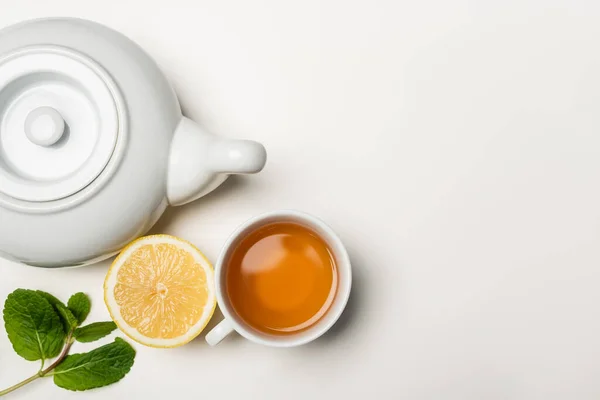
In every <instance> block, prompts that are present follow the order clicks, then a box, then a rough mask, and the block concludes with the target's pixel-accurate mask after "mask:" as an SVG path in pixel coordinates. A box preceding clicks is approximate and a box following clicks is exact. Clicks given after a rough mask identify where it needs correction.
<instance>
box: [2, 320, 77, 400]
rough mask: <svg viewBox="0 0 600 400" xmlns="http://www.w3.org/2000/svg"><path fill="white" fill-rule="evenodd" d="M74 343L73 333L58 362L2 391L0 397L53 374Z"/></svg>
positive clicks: (69, 336) (68, 338)
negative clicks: (50, 373)
mask: <svg viewBox="0 0 600 400" xmlns="http://www.w3.org/2000/svg"><path fill="white" fill-rule="evenodd" d="M73 341H74V340H73V332H69V335H68V336H67V341H66V345H65V347H63V349H62V352H61V353H60V355H59V356H58V358H57V359H56V361H54V362H53V363H52V364H50V366H48V368H46V369H45V370H40V371H39V372H38V373H37V374H35V375H33V376H30V377H29V378H27V379H25V380H24V381H22V382H19V383H17V384H16V385H13V386H11V387H9V388H6V389H4V390H0V397H2V396H4V395H6V394H9V393H10V392H13V391H15V390H17V389H19V388H21V387H23V386H25V385H27V384H28V383H31V382H33V381H35V380H36V379H38V378H43V377H44V376H46V375H47V374H48V373H49V372H51V371H52V370H53V369H54V368H56V366H57V365H58V364H60V363H61V362H62V360H64V359H65V357H66V356H67V355H68V354H69V350H70V349H71V346H72V345H73ZM42 368H43V364H42Z"/></svg>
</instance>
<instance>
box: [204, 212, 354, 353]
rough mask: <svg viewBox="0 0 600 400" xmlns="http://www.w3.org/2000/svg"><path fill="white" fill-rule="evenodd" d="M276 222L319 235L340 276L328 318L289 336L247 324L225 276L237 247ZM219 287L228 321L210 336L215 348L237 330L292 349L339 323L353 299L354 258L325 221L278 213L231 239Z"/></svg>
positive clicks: (253, 338) (221, 261) (259, 219)
mask: <svg viewBox="0 0 600 400" xmlns="http://www.w3.org/2000/svg"><path fill="white" fill-rule="evenodd" d="M274 222H292V223H296V224H299V225H303V226H305V227H306V228H308V229H310V230H312V231H314V232H315V233H316V234H317V235H319V236H320V237H321V239H323V240H324V241H325V243H326V244H327V246H328V248H329V250H330V252H331V254H332V256H333V257H334V260H335V263H336V267H337V274H338V284H337V291H336V294H335V297H334V299H333V302H332V303H331V306H330V307H329V309H328V310H327V312H326V313H325V315H324V316H323V317H321V319H319V321H318V322H316V323H315V324H314V325H312V326H311V327H310V328H308V329H306V330H303V331H300V332H298V333H295V334H291V335H285V336H283V335H282V336H277V335H272V334H268V333H264V332H261V331H259V330H257V329H255V328H253V327H252V326H250V325H248V324H247V323H246V322H244V321H243V320H242V319H241V318H240V317H239V316H238V315H237V313H236V312H235V311H234V310H233V308H232V306H231V304H230V302H229V299H228V297H227V290H226V284H227V283H226V279H225V276H226V272H227V267H228V264H229V260H230V257H231V255H232V253H233V251H234V250H235V248H236V246H237V245H238V244H239V242H240V241H241V240H242V239H243V238H244V237H246V235H248V234H249V233H250V232H253V231H254V230H256V229H258V228H260V227H262V226H264V225H267V224H270V223H274ZM215 284H216V293H217V301H218V303H219V308H220V309H221V311H222V312H223V315H224V316H225V319H224V320H223V321H221V323H219V325H217V326H216V327H215V328H213V329H212V330H211V331H210V332H209V333H208V334H207V335H206V341H207V342H208V344H210V345H211V346H214V345H216V344H218V343H219V342H221V341H222V340H223V339H224V338H225V337H226V336H227V335H229V334H230V333H232V332H233V331H236V332H238V333H239V334H240V335H242V336H243V337H245V338H246V339H248V340H251V341H253V342H256V343H260V344H264V345H268V346H275V347H292V346H299V345H302V344H305V343H308V342H311V341H313V340H315V339H317V338H318V337H319V336H321V335H323V334H324V333H325V332H327V331H328V330H329V329H330V328H331V327H332V326H333V324H335V322H336V321H337V320H338V318H339V317H340V315H342V312H343V311H344V308H345V307H346V303H347V302H348V298H349V297H350V289H351V286H352V270H351V267H350V258H349V257H348V253H347V252H346V249H345V248H344V245H343V244H342V241H341V240H340V238H339V237H338V236H337V235H336V234H335V232H333V230H332V229H331V228H330V227H329V226H327V225H326V224H325V223H324V222H323V221H321V220H320V219H318V218H315V217H313V216H311V215H308V214H306V213H302V212H298V211H287V210H286V211H274V212H270V213H267V214H263V215H259V216H257V217H254V218H252V219H250V220H249V221H247V222H245V223H244V224H242V225H241V226H240V227H238V228H237V229H236V230H235V232H234V233H233V234H232V235H231V236H230V237H229V239H228V240H227V242H226V243H225V245H224V247H223V250H222V251H221V255H220V256H219V259H218V260H217V263H216V265H215Z"/></svg>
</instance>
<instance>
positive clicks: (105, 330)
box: [75, 321, 117, 343]
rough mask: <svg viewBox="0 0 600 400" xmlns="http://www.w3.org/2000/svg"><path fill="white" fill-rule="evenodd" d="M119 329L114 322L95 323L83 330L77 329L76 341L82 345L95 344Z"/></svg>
mask: <svg viewBox="0 0 600 400" xmlns="http://www.w3.org/2000/svg"><path fill="white" fill-rule="evenodd" d="M115 329H117V324H115V323H114V322H112V321H110V322H94V323H93V324H89V325H86V326H82V327H81V328H77V329H75V339H76V340H77V341H78V342H81V343H88V342H93V341H94V340H98V339H100V338H103V337H104V336H106V335H108V334H109V333H111V332H112V331H114V330H115Z"/></svg>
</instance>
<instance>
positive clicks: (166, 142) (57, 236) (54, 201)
mask: <svg viewBox="0 0 600 400" xmlns="http://www.w3.org/2000/svg"><path fill="white" fill-rule="evenodd" d="M265 162H266V152H265V149H264V147H263V146H262V145H260V144H259V143H256V142H251V141H237V140H227V139H220V138H217V137H215V136H212V135H210V134H208V133H206V132H204V131H203V130H202V129H201V128H200V127H199V126H198V125H196V124H195V123H194V122H192V121H191V120H189V119H187V118H185V117H183V116H182V114H181V108H180V106H179V103H178V101H177V97H176V96H175V93H174V92H173V89H172V88H171V86H170V85H169V82H168V81H167V79H166V78H165V76H164V75H163V74H162V72H161V71H160V69H159V68H158V66H157V65H156V63H155V62H154V61H153V60H152V59H151V58H150V57H149V56H148V55H147V54H146V53H145V52H144V51H143V50H142V49H141V48H140V47H139V46H138V45H136V44H135V43H134V42H133V41H131V40H129V39H128V38H126V37H125V36H123V35H122V34H120V33H118V32H115V31H113V30H111V29H109V28H107V27H104V26H102V25H99V24H97V23H94V22H90V21H85V20H80V19H71V18H51V19H41V20H33V21H27V22H24V23H20V24H17V25H14V26H11V27H8V28H6V29H4V30H2V31H0V255H2V256H4V257H6V258H9V259H12V260H16V261H20V262H23V263H26V264H30V265H36V266H45V267H62V266H74V265H82V264H86V263H90V262H93V261H97V260H100V259H103V258H106V257H109V256H111V255H113V254H115V253H116V252H118V251H119V250H120V249H121V248H122V247H123V246H124V245H125V244H127V243H128V242H129V241H131V240H133V239H135V238H136V237H138V236H140V235H142V234H144V233H145V232H146V231H147V230H148V229H150V227H152V225H153V224H154V223H155V222H156V221H157V219H158V218H159V217H160V215H161V214H162V213H163V211H164V210H165V208H166V207H167V206H168V205H172V206H176V205H180V204H184V203H187V202H190V201H193V200H195V199H197V198H199V197H200V196H203V195H205V194H207V193H208V192H210V191H211V190H213V189H215V188H216V187H217V186H218V185H220V184H221V183H222V182H223V181H224V180H225V179H226V177H227V176H228V175H229V174H239V173H241V174H245V173H255V172H259V171H260V170H261V169H262V168H263V166H264V165H265Z"/></svg>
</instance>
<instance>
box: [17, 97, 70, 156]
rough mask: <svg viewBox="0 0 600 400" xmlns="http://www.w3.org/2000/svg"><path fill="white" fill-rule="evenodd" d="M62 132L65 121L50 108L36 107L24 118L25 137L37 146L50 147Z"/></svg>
mask: <svg viewBox="0 0 600 400" xmlns="http://www.w3.org/2000/svg"><path fill="white" fill-rule="evenodd" d="M64 132H65V120H64V119H63V117H62V116H61V115H60V114H59V112H58V111H56V110H55V109H54V108H52V107H38V108H36V109H34V110H33V111H31V112H30V113H29V114H27V117H26V118H25V135H27V138H28V139H29V140H30V141H31V142H32V143H34V144H37V145H38V146H43V147H49V146H52V145H53V144H55V143H56V142H58V141H59V140H60V138H61V137H62V136H63V134H64Z"/></svg>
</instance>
